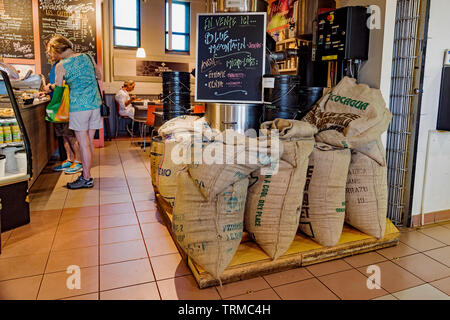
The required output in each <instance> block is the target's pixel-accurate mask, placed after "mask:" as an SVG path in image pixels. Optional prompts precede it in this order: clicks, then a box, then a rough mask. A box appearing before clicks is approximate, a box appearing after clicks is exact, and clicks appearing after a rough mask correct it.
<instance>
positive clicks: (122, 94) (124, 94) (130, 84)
mask: <svg viewBox="0 0 450 320" xmlns="http://www.w3.org/2000/svg"><path fill="white" fill-rule="evenodd" d="M134 87H135V83H134V81H133V80H128V81H125V82H124V83H123V85H122V88H121V89H120V90H119V92H117V94H116V97H115V99H116V101H117V103H118V104H119V114H120V115H121V116H122V117H128V118H131V119H133V118H134V108H133V107H132V106H131V103H132V102H134V101H136V96H135V95H132V96H130V94H129V92H132V91H133V90H134Z"/></svg>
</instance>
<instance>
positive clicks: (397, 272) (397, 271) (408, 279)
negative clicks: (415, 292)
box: [358, 261, 424, 293]
mask: <svg viewBox="0 0 450 320" xmlns="http://www.w3.org/2000/svg"><path fill="white" fill-rule="evenodd" d="M375 265H376V266H378V267H379V268H380V276H381V279H380V280H381V283H378V284H379V285H381V287H382V288H383V289H385V290H386V291H388V292H390V293H393V292H397V291H401V290H405V289H408V288H412V287H416V286H418V285H421V284H423V283H424V282H423V281H422V280H421V279H419V278H417V277H416V276H415V275H413V274H412V273H409V272H408V271H406V270H405V269H403V268H401V267H399V266H398V265H396V264H395V263H393V262H391V261H385V262H381V263H377V264H375ZM358 270H359V271H360V272H361V273H362V274H363V275H365V276H366V277H370V276H371V275H372V274H373V273H372V272H370V273H367V267H361V268H358Z"/></svg>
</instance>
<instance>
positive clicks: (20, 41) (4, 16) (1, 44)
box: [0, 0, 34, 59]
mask: <svg viewBox="0 0 450 320" xmlns="http://www.w3.org/2000/svg"><path fill="white" fill-rule="evenodd" d="M0 56H2V57H3V58H15V59H34V39H33V9H32V4H31V1H30V0H0Z"/></svg>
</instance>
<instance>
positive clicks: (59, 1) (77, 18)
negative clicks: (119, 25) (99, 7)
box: [39, 0, 97, 75]
mask: <svg viewBox="0 0 450 320" xmlns="http://www.w3.org/2000/svg"><path fill="white" fill-rule="evenodd" d="M39 27H40V37H41V52H42V54H41V57H42V74H43V75H48V73H49V72H50V68H51V65H52V61H50V60H49V58H48V57H47V56H46V54H45V49H46V48H45V47H46V45H47V43H48V41H49V40H50V39H51V37H53V36H54V35H55V34H59V35H62V36H64V37H66V38H68V39H69V40H70V41H72V43H73V45H74V51H75V52H80V53H87V54H90V55H91V56H92V57H94V59H95V60H96V59H97V42H96V33H97V29H96V2H95V0H39Z"/></svg>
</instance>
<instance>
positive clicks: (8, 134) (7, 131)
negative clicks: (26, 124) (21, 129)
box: [3, 121, 12, 143]
mask: <svg viewBox="0 0 450 320" xmlns="http://www.w3.org/2000/svg"><path fill="white" fill-rule="evenodd" d="M3 134H4V141H3V143H11V142H12V131H11V126H10V124H9V121H8V122H6V121H5V123H4V125H3Z"/></svg>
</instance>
